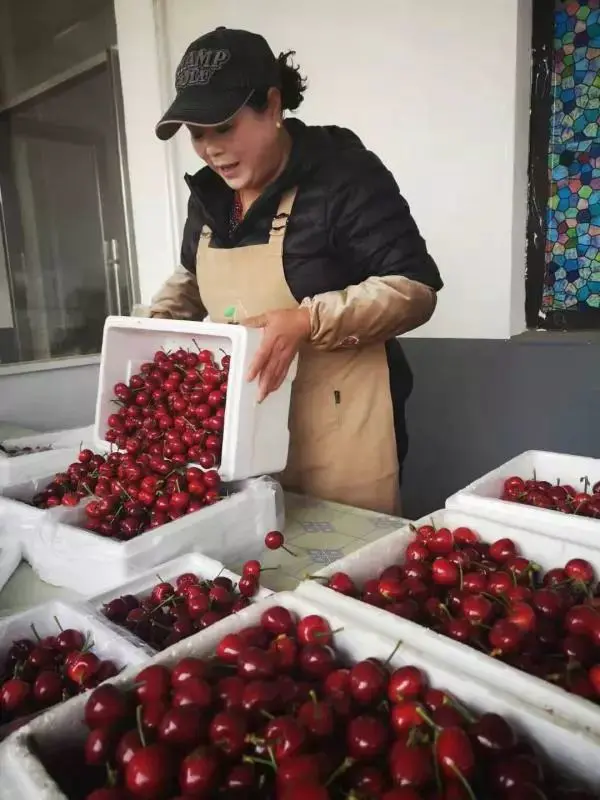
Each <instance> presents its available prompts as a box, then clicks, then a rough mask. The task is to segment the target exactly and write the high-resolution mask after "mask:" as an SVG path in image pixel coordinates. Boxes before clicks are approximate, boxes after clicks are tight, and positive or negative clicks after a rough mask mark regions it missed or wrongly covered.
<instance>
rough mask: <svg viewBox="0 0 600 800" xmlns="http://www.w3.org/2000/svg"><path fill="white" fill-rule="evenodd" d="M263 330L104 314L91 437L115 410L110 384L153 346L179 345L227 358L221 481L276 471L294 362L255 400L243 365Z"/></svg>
mask: <svg viewBox="0 0 600 800" xmlns="http://www.w3.org/2000/svg"><path fill="white" fill-rule="evenodd" d="M261 339H262V331H260V330H256V329H252V328H245V327H244V326H242V325H227V324H217V323H212V322H189V321H184V320H167V319H146V318H143V317H107V319H106V322H105V324H104V336H103V339H102V357H101V361H100V379H99V385H98V400H97V405H96V421H95V436H96V440H97V441H98V442H99V443H101V444H102V445H103V446H106V447H108V443H107V442H106V441H105V439H104V437H105V434H106V430H107V420H108V417H109V415H110V414H112V413H113V412H114V408H115V407H114V404H113V403H111V399H112V398H113V397H114V395H113V387H114V385H115V384H116V383H118V382H119V381H124V382H127V381H128V380H129V379H130V377H131V376H132V375H133V374H135V373H136V372H137V371H138V370H139V367H140V365H141V364H142V363H144V362H145V361H152V359H153V357H154V354H155V352H156V351H157V350H161V349H163V350H173V349H175V350H176V349H178V348H179V347H183V348H184V349H186V350H194V351H196V343H197V346H198V347H200V348H206V349H208V350H211V351H212V352H213V353H215V355H216V356H217V358H218V356H219V355H222V354H223V353H226V354H227V355H229V356H231V362H230V368H229V377H228V381H227V384H228V389H227V402H226V406H225V421H224V431H223V449H222V454H221V466H220V468H219V472H220V474H221V476H222V478H223V480H225V481H233V480H240V479H242V478H249V477H252V476H255V475H265V474H269V473H278V472H281V471H282V470H283V469H284V467H285V465H286V463H287V456H288V446H289V429H288V416H289V407H290V395H291V390H292V382H293V379H294V378H295V375H296V366H297V361H296V360H295V361H294V362H293V364H292V366H291V368H290V370H289V372H288V375H287V378H286V379H285V380H284V382H283V384H282V385H281V387H280V388H279V389H278V390H277V391H276V392H273V393H272V394H270V395H269V396H268V397H267V398H266V400H265V401H264V402H262V403H258V383H257V381H253V382H252V383H249V382H248V380H247V374H248V368H249V366H250V363H251V362H252V359H253V357H254V355H255V353H256V351H257V350H258V348H259V346H260V343H261Z"/></svg>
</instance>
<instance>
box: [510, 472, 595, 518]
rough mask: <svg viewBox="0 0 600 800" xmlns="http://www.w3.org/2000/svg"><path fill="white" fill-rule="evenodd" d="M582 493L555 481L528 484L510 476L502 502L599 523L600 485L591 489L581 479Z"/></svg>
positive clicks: (586, 482)
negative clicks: (520, 504)
mask: <svg viewBox="0 0 600 800" xmlns="http://www.w3.org/2000/svg"><path fill="white" fill-rule="evenodd" d="M581 482H582V483H583V484H584V488H583V491H578V490H577V489H575V487H574V486H570V485H569V484H566V483H564V484H563V483H561V482H560V481H557V482H556V483H555V484H552V483H550V481H539V480H537V479H536V478H533V479H530V480H527V479H525V478H520V477H519V476H518V475H513V476H512V477H510V478H507V479H506V480H505V481H504V489H503V492H502V497H501V499H502V500H508V501H509V502H512V503H524V504H525V505H528V506H535V507H536V508H547V509H550V510H552V511H560V512H562V513H563V514H579V516H582V517H593V518H594V519H600V481H598V482H597V483H595V484H594V485H593V486H592V485H591V483H590V481H589V479H588V478H582V479H581Z"/></svg>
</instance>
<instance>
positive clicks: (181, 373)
mask: <svg viewBox="0 0 600 800" xmlns="http://www.w3.org/2000/svg"><path fill="white" fill-rule="evenodd" d="M229 363H230V357H229V356H228V355H224V356H223V357H222V358H221V361H220V363H219V364H217V363H216V362H215V358H214V356H213V353H211V351H210V350H206V349H204V350H203V349H200V348H198V352H191V351H189V350H184V349H183V348H179V349H178V350H176V351H175V352H174V353H166V352H165V351H164V350H158V351H157V352H156V353H155V354H154V359H153V360H152V361H148V362H146V363H144V364H142V365H141V366H140V370H139V373H137V374H135V375H132V376H131V378H130V380H129V383H127V384H126V383H117V384H116V385H115V387H114V389H113V392H114V395H115V402H116V403H117V405H118V406H119V410H118V411H117V412H115V413H114V414H111V415H110V416H109V418H108V420H107V425H108V430H107V431H106V434H105V437H106V440H107V441H108V442H111V443H114V444H115V445H116V446H117V447H118V448H119V450H125V451H126V452H128V453H130V454H132V455H138V454H140V453H148V454H149V455H151V456H157V457H159V458H163V459H164V458H166V459H170V460H171V461H172V462H173V463H175V464H179V465H183V464H187V463H189V462H194V463H198V464H200V465H201V466H202V467H204V468H205V469H211V468H212V467H215V466H217V465H218V464H219V460H220V456H221V445H222V435H223V425H224V419H225V398H226V396H227V379H228V375H229Z"/></svg>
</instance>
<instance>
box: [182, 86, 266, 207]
mask: <svg viewBox="0 0 600 800" xmlns="http://www.w3.org/2000/svg"><path fill="white" fill-rule="evenodd" d="M280 118H281V111H280V99H279V92H277V90H273V89H272V90H271V91H270V92H269V97H268V105H267V108H266V110H265V111H261V112H258V111H254V110H253V109H251V108H249V107H248V106H245V107H244V108H242V110H241V111H239V112H238V113H237V114H236V115H235V117H233V119H231V120H230V121H229V122H226V123H224V124H223V125H218V126H215V127H202V126H199V125H188V128H189V131H190V134H191V136H192V143H193V145H194V150H195V151H196V153H197V154H198V155H199V156H200V158H201V159H202V160H203V161H205V162H206V163H207V165H208V166H209V167H210V168H211V169H212V170H214V171H215V172H216V173H217V175H220V176H221V178H222V179H223V180H224V181H225V183H226V184H227V185H228V186H229V187H230V188H231V189H233V190H234V191H241V190H243V189H257V190H258V189H262V188H264V186H266V185H267V184H268V183H269V181H270V179H271V178H272V175H273V173H274V172H276V171H277V170H278V168H279V162H280V160H281V146H280V139H281V130H280V128H279V127H278V126H277V122H278V120H280Z"/></svg>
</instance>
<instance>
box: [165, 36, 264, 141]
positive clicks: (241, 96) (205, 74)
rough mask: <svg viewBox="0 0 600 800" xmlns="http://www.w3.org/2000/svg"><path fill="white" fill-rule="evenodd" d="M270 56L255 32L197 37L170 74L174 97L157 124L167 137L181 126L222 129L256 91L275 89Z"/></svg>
mask: <svg viewBox="0 0 600 800" xmlns="http://www.w3.org/2000/svg"><path fill="white" fill-rule="evenodd" d="M279 85H280V74H279V67H278V63H277V59H276V58H275V54H274V53H273V51H272V50H271V48H270V47H269V45H268V43H267V41H266V39H264V38H263V37H262V36H260V35H259V34H257V33H250V32H249V31H239V30H233V29H231V28H217V29H216V30H214V31H212V32H211V33H207V34H205V35H204V36H201V37H200V38H199V39H196V40H195V41H194V42H192V43H191V44H190V46H189V47H188V48H187V50H186V51H185V54H184V56H183V58H182V59H181V63H180V64H179V66H178V67H177V71H176V73H175V91H176V92H177V96H176V98H175V100H174V101H173V103H172V104H171V107H170V108H169V110H168V111H167V113H166V114H165V115H164V116H163V118H162V119H161V120H160V122H159V123H158V125H157V126H156V135H157V136H158V138H159V139H163V140H166V139H170V138H171V136H173V134H175V133H176V132H177V131H178V130H179V128H180V127H181V125H185V124H190V125H221V124H223V123H224V122H227V121H228V120H230V119H231V118H232V117H234V116H235V115H236V114H237V112H238V111H239V110H240V109H241V108H243V107H244V106H245V105H246V103H247V102H248V100H249V99H250V98H251V97H252V94H253V93H254V91H255V90H257V89H270V88H271V87H272V86H275V87H279Z"/></svg>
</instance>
